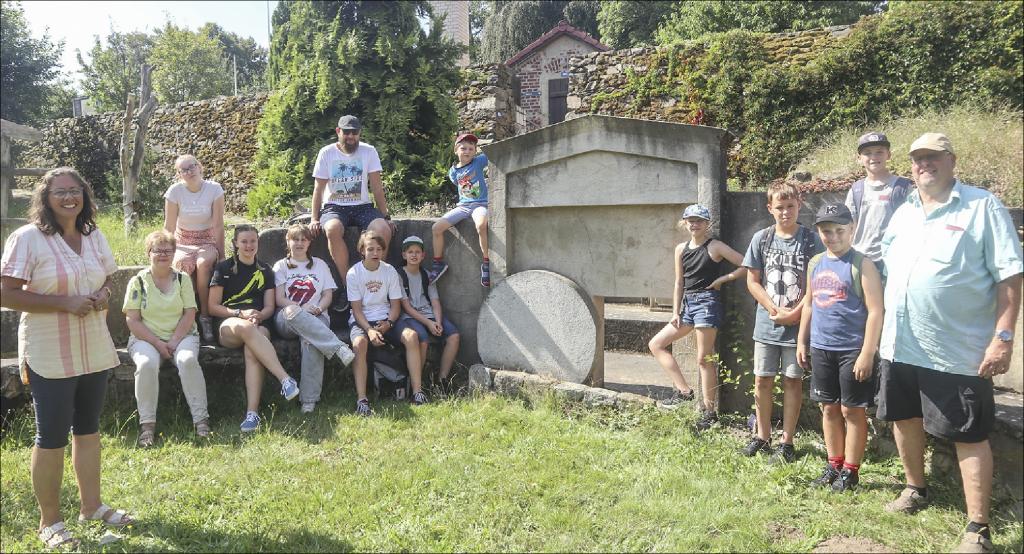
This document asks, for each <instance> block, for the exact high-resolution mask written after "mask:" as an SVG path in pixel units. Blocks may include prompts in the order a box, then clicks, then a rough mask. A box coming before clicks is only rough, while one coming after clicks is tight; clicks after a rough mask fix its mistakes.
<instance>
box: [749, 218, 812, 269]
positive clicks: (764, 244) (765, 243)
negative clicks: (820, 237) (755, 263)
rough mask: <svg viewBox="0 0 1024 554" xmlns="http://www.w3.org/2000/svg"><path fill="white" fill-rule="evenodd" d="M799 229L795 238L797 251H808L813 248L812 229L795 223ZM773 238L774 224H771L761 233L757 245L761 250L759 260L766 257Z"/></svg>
mask: <svg viewBox="0 0 1024 554" xmlns="http://www.w3.org/2000/svg"><path fill="white" fill-rule="evenodd" d="M797 225H798V226H799V228H800V230H799V231H797V232H796V240H797V241H798V242H799V247H798V249H797V253H800V254H802V253H804V252H810V251H811V250H814V231H811V230H810V229H808V228H807V227H804V226H803V225H802V224H800V223H797ZM773 240H775V226H774V225H771V226H769V227H767V228H765V229H764V233H762V234H761V244H759V245H758V250H759V251H760V252H761V262H762V263H764V260H766V259H768V247H769V246H770V245H771V244H772V241H773Z"/></svg>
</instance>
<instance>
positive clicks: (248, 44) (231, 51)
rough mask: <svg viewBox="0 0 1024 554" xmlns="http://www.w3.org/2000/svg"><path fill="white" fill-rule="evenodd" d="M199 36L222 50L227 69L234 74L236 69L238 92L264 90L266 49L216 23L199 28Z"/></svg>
mask: <svg viewBox="0 0 1024 554" xmlns="http://www.w3.org/2000/svg"><path fill="white" fill-rule="evenodd" d="M199 34H201V35H205V36H207V37H209V38H212V39H214V40H216V41H217V42H219V43H220V45H221V48H223V49H224V57H225V59H226V60H227V62H228V64H229V65H228V68H229V69H230V70H231V71H232V73H234V69H235V68H236V67H237V69H238V91H239V92H250V91H255V90H266V78H265V74H266V72H267V49H266V48H264V47H262V46H260V45H259V44H257V43H256V41H255V40H254V39H253V38H252V37H241V36H239V35H236V34H235V33H231V32H228V31H225V30H224V29H223V28H222V27H221V26H220V25H217V24H216V23H207V24H205V25H203V26H202V27H200V28H199Z"/></svg>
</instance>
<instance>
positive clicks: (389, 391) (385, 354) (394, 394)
mask: <svg viewBox="0 0 1024 554" xmlns="http://www.w3.org/2000/svg"><path fill="white" fill-rule="evenodd" d="M367 362H369V363H370V364H371V365H372V367H373V388H374V389H375V390H376V391H377V398H393V399H395V400H405V399H406V398H409V394H410V393H411V392H412V391H411V390H410V383H409V374H408V373H406V372H405V359H404V357H403V356H402V355H401V354H400V353H398V352H397V351H395V350H394V349H393V348H392V347H389V346H379V347H378V346H371V347H370V351H369V353H368V355H367ZM399 368H401V369H399Z"/></svg>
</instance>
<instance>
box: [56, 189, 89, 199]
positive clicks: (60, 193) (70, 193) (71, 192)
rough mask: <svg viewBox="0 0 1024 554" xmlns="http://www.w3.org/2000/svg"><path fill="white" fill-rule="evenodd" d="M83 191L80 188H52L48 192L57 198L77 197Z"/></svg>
mask: <svg viewBox="0 0 1024 554" xmlns="http://www.w3.org/2000/svg"><path fill="white" fill-rule="evenodd" d="M83 192H84V191H83V190H82V189H54V190H51V191H50V194H52V195H54V196H56V197H57V198H77V197H79V196H82V194H83Z"/></svg>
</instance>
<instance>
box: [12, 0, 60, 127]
mask: <svg viewBox="0 0 1024 554" xmlns="http://www.w3.org/2000/svg"><path fill="white" fill-rule="evenodd" d="M0 43H2V44H3V48H0V80H2V87H3V89H2V90H3V94H0V117H2V118H3V119H6V120H8V121H14V122H17V123H36V122H39V121H42V120H43V119H45V118H47V117H52V116H53V115H66V112H67V111H70V103H68V105H67V106H66V107H65V110H64V112H65V113H61V112H60V110H59V103H60V102H62V101H64V100H66V99H67V97H68V85H67V83H66V82H65V81H61V80H60V75H61V73H60V55H61V51H62V50H63V48H64V43H63V42H60V41H58V42H53V41H51V40H50V37H49V35H47V34H44V35H43V36H42V37H41V38H34V37H33V36H32V33H30V32H29V29H28V21H27V20H26V19H25V11H24V10H23V9H22V8H21V5H20V4H19V3H17V2H8V1H6V0H5V1H3V2H0Z"/></svg>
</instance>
